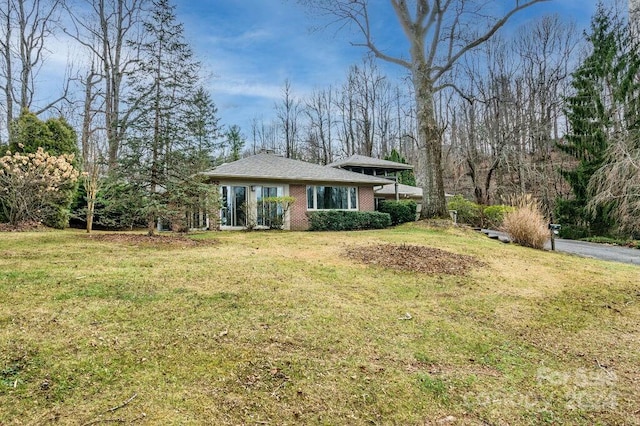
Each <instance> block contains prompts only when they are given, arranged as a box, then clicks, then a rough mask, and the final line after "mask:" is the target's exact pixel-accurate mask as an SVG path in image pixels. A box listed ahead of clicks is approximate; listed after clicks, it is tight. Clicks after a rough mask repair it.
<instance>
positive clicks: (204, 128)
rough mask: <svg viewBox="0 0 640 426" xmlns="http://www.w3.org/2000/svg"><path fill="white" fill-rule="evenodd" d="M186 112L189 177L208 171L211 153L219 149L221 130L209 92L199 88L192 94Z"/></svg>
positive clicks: (216, 111)
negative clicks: (188, 136)
mask: <svg viewBox="0 0 640 426" xmlns="http://www.w3.org/2000/svg"><path fill="white" fill-rule="evenodd" d="M189 106H190V108H189V110H188V112H187V119H188V121H187V128H188V130H189V134H190V137H191V143H190V145H189V147H188V149H187V150H186V152H185V154H186V158H185V160H186V162H188V164H189V167H188V173H189V174H190V175H192V174H194V173H198V172H202V171H205V170H208V169H210V168H211V167H212V166H213V153H214V151H216V150H218V149H219V148H221V145H222V144H221V143H220V137H221V130H220V124H219V121H220V120H219V118H218V117H217V113H218V108H217V107H216V105H215V103H214V102H213V100H212V99H211V95H210V94H209V92H207V91H206V90H204V88H202V87H200V88H199V89H198V90H197V91H196V92H195V93H194V94H193V98H192V99H191V102H190V105H189Z"/></svg>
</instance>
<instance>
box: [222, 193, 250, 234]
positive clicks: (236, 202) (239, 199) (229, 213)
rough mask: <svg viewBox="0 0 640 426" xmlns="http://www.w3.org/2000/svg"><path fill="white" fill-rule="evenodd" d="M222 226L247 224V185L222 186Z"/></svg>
mask: <svg viewBox="0 0 640 426" xmlns="http://www.w3.org/2000/svg"><path fill="white" fill-rule="evenodd" d="M221 189H222V210H221V217H220V219H221V225H222V226H246V225H247V216H246V207H245V206H246V204H247V187H246V186H223V187H222V188H221Z"/></svg>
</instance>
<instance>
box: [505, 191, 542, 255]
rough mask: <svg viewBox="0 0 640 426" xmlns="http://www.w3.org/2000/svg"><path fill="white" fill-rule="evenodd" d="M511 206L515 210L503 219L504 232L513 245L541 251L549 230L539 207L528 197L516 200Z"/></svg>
mask: <svg viewBox="0 0 640 426" xmlns="http://www.w3.org/2000/svg"><path fill="white" fill-rule="evenodd" d="M513 206H514V207H515V210H514V211H512V212H510V213H507V214H506V215H505V217H504V222H503V224H502V226H503V228H504V230H505V231H506V232H507V233H508V234H509V236H510V237H511V240H512V241H513V242H514V243H516V244H519V245H521V246H525V247H531V248H535V249H539V250H542V249H543V248H544V243H546V242H547V240H548V239H549V230H548V227H547V222H546V221H545V219H544V216H543V215H542V211H541V210H540V205H539V204H538V202H537V201H536V200H535V199H533V198H532V197H531V196H529V195H528V196H523V197H519V198H518V199H516V200H515V202H514V203H513Z"/></svg>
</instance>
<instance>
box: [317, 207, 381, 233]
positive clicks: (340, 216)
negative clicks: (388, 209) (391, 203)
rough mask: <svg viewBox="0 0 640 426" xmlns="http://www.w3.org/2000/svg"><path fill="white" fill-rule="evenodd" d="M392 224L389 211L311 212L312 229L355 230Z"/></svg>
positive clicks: (379, 227) (378, 227)
mask: <svg viewBox="0 0 640 426" xmlns="http://www.w3.org/2000/svg"><path fill="white" fill-rule="evenodd" d="M388 226H391V216H390V215H389V213H381V212H358V211H345V210H325V211H318V212H311V213H309V230H311V231H353V230H359V229H383V228H386V227H388Z"/></svg>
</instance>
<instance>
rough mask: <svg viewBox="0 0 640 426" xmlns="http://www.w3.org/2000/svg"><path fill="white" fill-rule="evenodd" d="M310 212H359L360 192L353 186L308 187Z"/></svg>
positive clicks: (308, 207)
mask: <svg viewBox="0 0 640 426" xmlns="http://www.w3.org/2000/svg"><path fill="white" fill-rule="evenodd" d="M307 209H308V210H358V190H357V188H355V187H352V186H315V185H311V186H307Z"/></svg>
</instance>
